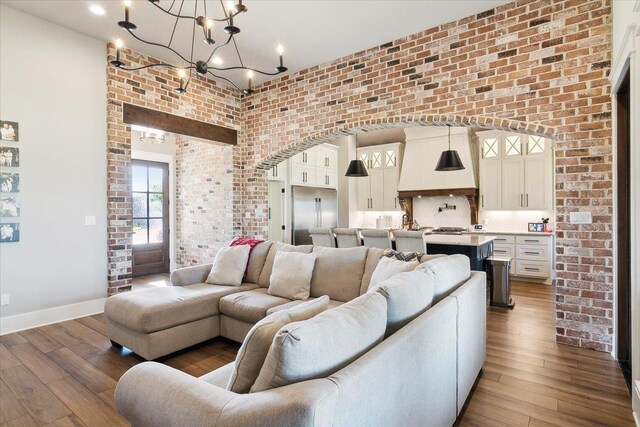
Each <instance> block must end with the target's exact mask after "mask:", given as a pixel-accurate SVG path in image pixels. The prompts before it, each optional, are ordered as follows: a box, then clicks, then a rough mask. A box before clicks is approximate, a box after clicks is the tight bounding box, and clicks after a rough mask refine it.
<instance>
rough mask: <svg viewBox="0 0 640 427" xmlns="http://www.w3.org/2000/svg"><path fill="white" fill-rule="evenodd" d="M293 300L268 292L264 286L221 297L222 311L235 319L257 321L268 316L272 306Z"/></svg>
mask: <svg viewBox="0 0 640 427" xmlns="http://www.w3.org/2000/svg"><path fill="white" fill-rule="evenodd" d="M289 301H291V300H288V299H286V298H282V297H276V296H273V295H269V294H267V290H266V289H264V288H259V289H253V290H251V291H247V292H238V293H235V294H232V295H228V296H226V297H224V298H221V299H220V313H222V314H225V315H227V316H229V317H232V318H234V319H238V320H243V321H245V322H250V323H256V322H258V321H259V320H262V319H264V318H265V317H266V316H267V310H268V309H270V308H271V307H275V306H278V305H282V304H286V303H288V302H289Z"/></svg>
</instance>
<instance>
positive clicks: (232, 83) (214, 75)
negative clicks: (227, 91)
mask: <svg viewBox="0 0 640 427" xmlns="http://www.w3.org/2000/svg"><path fill="white" fill-rule="evenodd" d="M208 73H209V74H211V75H212V76H213V77H215V78H217V79H222V80H224V81H226V82H228V83H229V84H230V85H231V86H233V87H235V88H236V89H237V90H238V91H239V92H242V89H240V88H239V87H238V86H237V85H236V84H235V83H234V82H232V81H231V80H229V79H228V78H226V77H222V76H219V75H217V74H214V73H212V72H211V71H208Z"/></svg>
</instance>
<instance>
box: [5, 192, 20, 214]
mask: <svg viewBox="0 0 640 427" xmlns="http://www.w3.org/2000/svg"><path fill="white" fill-rule="evenodd" d="M18 216H20V199H18V198H17V197H0V218H15V217H18Z"/></svg>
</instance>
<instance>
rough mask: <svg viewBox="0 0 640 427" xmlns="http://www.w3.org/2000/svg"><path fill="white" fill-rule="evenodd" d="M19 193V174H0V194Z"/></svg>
mask: <svg viewBox="0 0 640 427" xmlns="http://www.w3.org/2000/svg"><path fill="white" fill-rule="evenodd" d="M19 191H20V174H18V173H6V172H3V173H0V193H17V192H19Z"/></svg>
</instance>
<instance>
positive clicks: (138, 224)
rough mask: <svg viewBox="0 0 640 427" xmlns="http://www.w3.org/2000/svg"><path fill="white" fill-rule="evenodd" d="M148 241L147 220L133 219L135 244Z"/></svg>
mask: <svg viewBox="0 0 640 427" xmlns="http://www.w3.org/2000/svg"><path fill="white" fill-rule="evenodd" d="M145 243H147V220H146V219H134V220H133V244H134V245H140V244H145Z"/></svg>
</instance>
